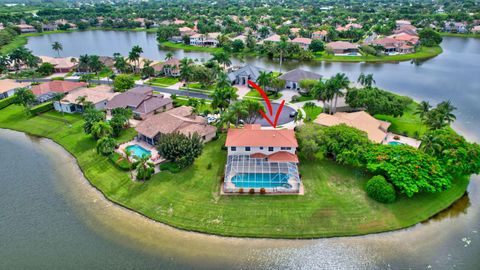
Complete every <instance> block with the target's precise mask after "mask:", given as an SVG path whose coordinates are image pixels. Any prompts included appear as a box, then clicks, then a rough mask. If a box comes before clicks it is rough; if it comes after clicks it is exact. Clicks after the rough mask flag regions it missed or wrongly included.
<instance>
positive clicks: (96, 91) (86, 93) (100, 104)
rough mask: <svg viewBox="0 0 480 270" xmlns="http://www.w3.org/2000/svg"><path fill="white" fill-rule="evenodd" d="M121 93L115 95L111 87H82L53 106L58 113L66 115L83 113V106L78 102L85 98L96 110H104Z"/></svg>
mask: <svg viewBox="0 0 480 270" xmlns="http://www.w3.org/2000/svg"><path fill="white" fill-rule="evenodd" d="M118 94H119V93H115V92H113V90H112V87H111V86H109V85H105V84H103V85H98V86H96V87H92V88H87V87H81V88H78V89H76V90H73V91H71V92H70V93H68V94H67V95H66V96H64V97H63V98H62V100H61V101H55V102H54V103H53V106H54V108H55V110H57V111H63V112H66V113H81V112H83V104H80V103H79V102H78V100H79V98H80V97H85V101H87V102H90V103H91V104H92V105H93V106H94V107H95V108H96V109H99V110H101V109H104V108H105V106H106V105H107V102H108V101H109V100H110V99H112V98H113V97H114V96H116V95H118Z"/></svg>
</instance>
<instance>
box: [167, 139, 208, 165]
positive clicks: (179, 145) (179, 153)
mask: <svg viewBox="0 0 480 270" xmlns="http://www.w3.org/2000/svg"><path fill="white" fill-rule="evenodd" d="M202 149H203V144H202V140H201V138H200V136H199V135H198V134H197V133H193V134H192V135H189V136H186V135H184V134H181V133H178V132H177V133H171V134H166V135H163V136H162V137H161V138H160V141H159V142H158V152H159V154H160V155H162V157H164V158H166V159H167V160H170V161H173V162H175V163H177V164H178V165H179V166H180V168H185V167H187V166H190V165H191V164H193V162H194V161H195V159H196V158H197V157H199V156H200V154H201V153H202Z"/></svg>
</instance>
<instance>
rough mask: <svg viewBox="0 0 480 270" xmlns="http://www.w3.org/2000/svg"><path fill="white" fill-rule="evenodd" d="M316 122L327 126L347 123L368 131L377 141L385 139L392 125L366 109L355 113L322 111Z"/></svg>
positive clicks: (374, 140)
mask: <svg viewBox="0 0 480 270" xmlns="http://www.w3.org/2000/svg"><path fill="white" fill-rule="evenodd" d="M314 122H315V123H317V124H319V125H322V126H327V127H330V126H336V125H340V124H345V125H347V126H350V127H353V128H356V129H359V130H362V131H364V132H366V133H367V136H368V138H369V139H370V140H371V141H373V142H376V143H381V142H382V141H383V139H384V138H385V136H386V134H387V132H386V131H387V129H388V127H389V126H390V123H389V122H385V121H381V120H377V119H375V118H373V117H372V116H371V115H370V114H368V113H366V112H364V111H359V112H353V113H345V112H337V113H335V114H334V115H330V114H326V113H321V114H320V115H319V116H318V117H317V119H315V120H314Z"/></svg>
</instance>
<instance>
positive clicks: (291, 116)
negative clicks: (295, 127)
mask: <svg viewBox="0 0 480 270" xmlns="http://www.w3.org/2000/svg"><path fill="white" fill-rule="evenodd" d="M297 114H298V112H297V111H293V112H291V113H290V118H294V117H295V116H297Z"/></svg>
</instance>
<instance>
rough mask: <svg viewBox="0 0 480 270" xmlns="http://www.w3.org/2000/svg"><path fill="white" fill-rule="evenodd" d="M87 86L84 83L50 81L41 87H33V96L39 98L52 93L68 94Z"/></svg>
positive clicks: (40, 85)
mask: <svg viewBox="0 0 480 270" xmlns="http://www.w3.org/2000/svg"><path fill="white" fill-rule="evenodd" d="M85 86H87V83H84V82H70V81H49V82H44V83H41V84H39V85H35V86H32V92H33V94H35V95H37V96H39V95H43V94H47V93H50V92H55V93H68V92H70V91H72V90H75V89H77V88H80V87H85Z"/></svg>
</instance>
